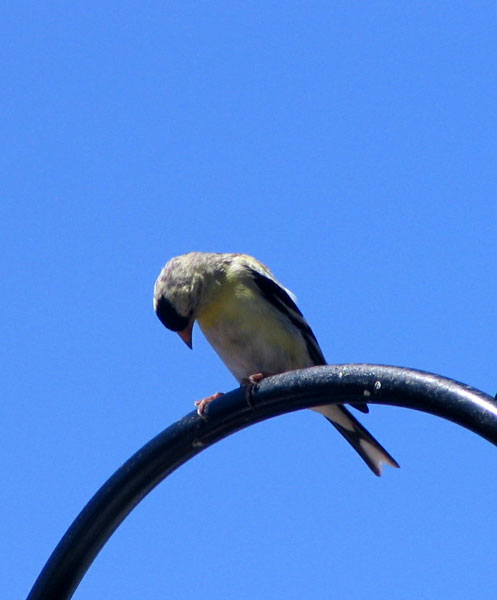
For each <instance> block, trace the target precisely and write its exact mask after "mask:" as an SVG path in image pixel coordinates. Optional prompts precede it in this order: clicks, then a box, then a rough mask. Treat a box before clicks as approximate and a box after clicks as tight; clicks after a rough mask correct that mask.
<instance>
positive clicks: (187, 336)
mask: <svg viewBox="0 0 497 600" xmlns="http://www.w3.org/2000/svg"><path fill="white" fill-rule="evenodd" d="M193 323H194V321H193V319H192V320H191V321H190V322H189V323H188V325H187V326H186V327H185V328H184V329H183V331H178V332H177V334H178V335H179V337H180V338H181V339H182V340H183V341H184V342H185V344H186V345H187V346H188V348H190V350H191V349H192V348H193V345H192V329H193Z"/></svg>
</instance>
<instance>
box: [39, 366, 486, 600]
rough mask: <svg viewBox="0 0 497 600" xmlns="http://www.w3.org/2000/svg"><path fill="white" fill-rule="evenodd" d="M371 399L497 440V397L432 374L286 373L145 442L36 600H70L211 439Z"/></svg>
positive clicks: (65, 546) (63, 544) (47, 573)
mask: <svg viewBox="0 0 497 600" xmlns="http://www.w3.org/2000/svg"><path fill="white" fill-rule="evenodd" d="M354 402H367V403H372V404H389V405H394V406H403V407H406V408H413V409H416V410H420V411H424V412H427V413H431V414H434V415H438V416H440V417H444V418H446V419H449V420H450V421H453V422H455V423H458V424H459V425H461V426H463V427H466V428H467V429H470V430H471V431H474V432H475V433H477V434H479V435H481V436H482V437H484V438H485V439H487V440H488V441H489V442H492V443H493V444H496V445H497V403H496V402H495V400H494V399H493V398H492V397H491V396H488V395H487V394H484V393H483V392H480V391H479V390H476V389H474V388H471V387H470V386H467V385H464V384H462V383H458V382H457V381H454V380H452V379H447V378H445V377H440V376H438V375H434V374H432V373H426V372H423V371H417V370H414V369H405V368H400V367H388V366H380V365H367V364H349V365H328V366H323V367H312V368H309V369H302V370H300V371H292V372H289V373H283V374H281V375H276V376H274V377H269V378H267V379H265V380H263V381H262V382H261V383H260V384H259V385H258V386H256V387H253V388H249V389H244V388H239V389H236V390H233V391H232V392H229V393H227V394H225V395H224V396H222V397H221V398H219V399H218V400H216V401H215V402H213V403H212V404H210V405H209V407H208V410H207V420H204V419H202V418H200V417H199V416H198V415H197V414H196V412H192V413H190V414H188V415H186V416H185V417H184V418H183V419H181V420H180V421H178V422H177V423H174V424H173V425H171V426H170V427H168V428H167V429H165V430H164V431H163V432H162V433H160V434H159V435H157V436H156V437H155V438H153V439H152V440H151V441H150V442H148V444H146V445H145V446H143V448H141V449H140V450H139V451H138V452H137V453H136V454H134V455H133V456H132V457H131V458H130V459H129V460H128V461H127V462H126V463H124V465H123V466H122V467H121V468H119V469H118V470H117V471H116V472H115V473H114V475H112V477H111V478H110V479H109V480H108V481H107V482H106V483H105V484H104V485H103V486H102V487H101V488H100V490H99V491H98V492H97V493H96V494H95V495H94V496H93V498H92V499H91V500H90V501H89V502H88V504H87V505H86V506H85V508H84V509H83V510H82V511H81V513H80V514H79V515H78V517H77V518H76V519H75V521H74V522H73V524H72V525H71V526H70V527H69V529H68V530H67V532H66V534H65V535H64V536H63V538H62V539H61V541H60V542H59V544H58V545H57V547H56V548H55V550H54V552H53V553H52V555H51V556H50V558H49V559H48V561H47V563H46V565H45V567H44V568H43V570H42V572H41V573H40V575H39V577H38V579H37V580H36V582H35V584H34V586H33V588H32V590H31V592H30V594H29V596H28V600H54V599H57V600H66V599H68V598H70V597H71V596H72V594H73V593H74V591H75V589H76V587H77V586H78V584H79V582H80V581H81V579H82V578H83V576H84V574H85V573H86V571H87V570H88V568H89V567H90V565H91V563H92V562H93V560H94V558H95V557H96V555H97V554H98V552H99V551H100V549H101V548H102V547H103V545H104V544H105V543H106V542H107V540H108V539H109V538H110V536H111V535H112V533H113V532H114V531H115V530H116V528H117V527H118V526H119V525H120V523H122V521H123V520H124V519H125V518H126V516H127V515H128V514H129V513H130V512H131V510H133V508H134V507H135V506H136V505H137V504H138V503H139V502H140V500H141V499H142V498H143V497H144V496H145V495H146V494H148V492H150V491H151V490H152V489H153V488H154V487H155V486H156V485H157V484H158V483H160V482H161V481H162V480H163V479H164V478H165V477H167V476H168V475H169V474H170V473H171V472H172V471H174V470H175V469H177V468H178V467H179V466H181V465H182V464H183V463H185V462H186V461H187V460H189V459H190V458H192V457H193V456H195V455H196V454H198V453H199V452H201V451H202V450H203V449H204V448H207V447H208V446H210V445H211V444H214V443H215V442H217V441H219V440H221V439H223V438H225V437H227V436H228V435H231V434H232V433H234V432H236V431H238V430H239V429H243V428H244V427H248V426H249V425H252V424H254V423H258V422H260V421H263V420H265V419H268V418H271V417H274V416H277V415H280V414H283V413H287V412H291V411H294V410H299V409H302V408H308V407H311V406H319V405H321V404H336V403H354Z"/></svg>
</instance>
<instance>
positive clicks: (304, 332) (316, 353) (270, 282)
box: [247, 266, 326, 365]
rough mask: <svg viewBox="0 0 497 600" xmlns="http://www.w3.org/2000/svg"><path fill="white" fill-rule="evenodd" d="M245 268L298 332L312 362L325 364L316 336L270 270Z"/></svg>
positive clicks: (266, 297) (267, 298) (266, 296)
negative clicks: (266, 271)
mask: <svg viewBox="0 0 497 600" xmlns="http://www.w3.org/2000/svg"><path fill="white" fill-rule="evenodd" d="M247 268H248V270H249V272H250V276H251V278H252V280H253V282H254V283H255V285H256V286H257V288H258V289H259V291H260V293H261V294H262V295H263V297H264V298H265V299H266V300H267V301H268V302H269V303H270V304H272V305H273V306H274V307H275V308H276V309H277V310H279V311H280V312H281V313H283V314H284V315H285V316H286V317H287V319H288V320H289V321H290V322H291V323H292V325H294V326H295V327H296V328H297V330H298V331H299V332H300V335H301V336H302V337H303V339H304V341H305V344H306V346H307V351H308V352H309V356H310V357H311V359H312V361H313V362H314V364H315V365H325V364H326V360H325V358H324V356H323V352H322V351H321V348H320V347H319V344H318V342H317V340H316V336H315V335H314V333H313V331H312V329H311V328H310V327H309V324H308V323H307V321H306V320H305V319H304V317H303V315H302V313H301V312H300V310H299V308H298V306H297V305H296V304H295V302H294V300H293V299H292V298H291V297H290V295H289V293H288V292H287V290H286V289H285V288H284V287H283V286H281V285H280V284H279V283H278V282H277V281H275V280H274V279H273V278H272V277H271V275H270V272H269V274H265V273H264V272H262V271H261V270H259V269H254V268H252V267H251V266H247Z"/></svg>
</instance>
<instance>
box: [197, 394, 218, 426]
mask: <svg viewBox="0 0 497 600" xmlns="http://www.w3.org/2000/svg"><path fill="white" fill-rule="evenodd" d="M222 395H223V392H216V393H215V394H212V396H208V397H207V398H202V400H197V401H196V402H195V406H196V407H197V414H198V416H199V417H202V419H204V420H207V417H206V415H205V414H204V413H205V409H206V408H207V406H208V405H209V404H210V403H211V402H212V401H213V400H217V399H218V398H220V397H221V396H222Z"/></svg>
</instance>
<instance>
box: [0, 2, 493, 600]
mask: <svg viewBox="0 0 497 600" xmlns="http://www.w3.org/2000/svg"><path fill="white" fill-rule="evenodd" d="M0 23H1V24H0V29H1V36H0V40H1V46H2V48H1V56H2V63H3V67H2V93H1V102H2V105H3V106H2V109H1V114H2V129H1V138H2V144H1V153H2V155H1V161H2V171H3V185H2V198H3V200H2V208H1V221H0V227H1V240H2V242H1V243H2V252H1V258H0V260H1V262H2V284H3V290H2V295H1V301H2V340H3V343H2V357H1V362H0V364H1V367H0V368H1V378H2V388H3V393H2V402H1V408H0V411H1V414H2V418H1V422H2V436H1V437H2V443H1V448H2V450H1V461H2V463H1V472H2V479H3V485H2V495H1V496H2V501H1V511H0V554H1V555H2V560H1V562H0V570H1V577H0V587H1V590H0V595H1V597H2V598H5V599H10V598H12V599H14V598H23V597H25V595H26V594H27V593H28V591H29V589H30V587H31V585H32V583H33V582H34V580H35V578H36V576H37V575H38V573H39V571H40V569H41V568H42V566H43V564H44V563H45V561H46V559H47V558H48V556H49V554H50V553H51V551H52V550H53V548H54V546H55V545H56V543H57V542H58V541H59V539H60V537H61V536H62V535H63V533H64V532H65V530H66V528H67V527H68V526H69V524H70V523H71V522H72V520H73V518H74V517H75V516H76V515H77V513H78V512H79V511H80V509H81V508H82V507H83V506H84V504H85V503H86V502H87V500H88V499H89V498H90V497H91V496H92V495H93V493H94V492H95V491H96V490H97V489H98V488H99V487H100V485H101V484H102V483H103V482H104V481H105V480H106V479H107V478H108V477H109V476H110V475H111V474H112V473H113V471H114V470H115V469H116V468H118V467H119V466H120V465H121V464H122V463H123V462H124V461H125V460H126V459H127V458H128V457H129V456H130V455H131V454H132V453H134V452H135V451H136V450H137V449H138V448H139V447H140V446H141V445H142V444H144V443H145V442H147V441H148V440H149V439H150V438H151V437H152V436H154V435H155V434H156V433H158V432H159V431H161V430H162V429H163V428H165V427H166V426H167V425H169V424H170V423H172V422H174V421H176V420H177V419H178V418H180V417H182V416H183V415H185V414H186V413H187V412H189V411H190V410H192V408H193V402H194V400H196V399H199V398H201V397H203V396H205V395H208V394H210V393H212V392H214V391H218V390H230V389H232V388H234V387H235V386H236V383H235V381H234V379H233V378H232V377H231V375H230V374H229V372H228V371H227V370H226V368H225V367H224V366H223V365H222V363H221V362H220V361H219V359H218V358H217V357H216V355H215V354H214V352H213V351H212V349H211V348H210V347H209V346H208V345H207V344H206V342H205V341H204V340H203V338H202V336H201V334H200V332H199V331H196V332H195V340H194V352H191V351H190V350H188V348H187V347H186V346H184V345H183V344H182V343H181V341H180V340H179V339H178V338H177V336H175V335H173V334H171V333H170V332H168V331H167V330H165V329H164V328H163V327H162V326H161V324H160V323H159V321H158V320H157V319H156V317H155V316H154V313H153V310H152V287H153V283H154V280H155V278H156V276H157V275H158V273H159V270H160V269H161V267H162V265H163V264H164V263H165V261H166V260H167V259H169V258H170V257H171V256H174V255H177V254H180V253H183V252H187V251H189V250H207V251H222V252H227V251H242V252H247V253H250V254H253V255H255V256H256V257H257V258H259V259H260V260H262V261H264V262H265V263H267V264H268V265H269V266H270V267H271V268H272V269H273V270H274V272H275V273H276V275H277V276H278V277H279V278H280V279H281V280H282V281H283V282H284V283H285V284H286V285H287V286H288V287H289V288H290V289H292V290H294V292H295V293H296V294H297V296H298V298H299V303H300V306H301V308H302V310H303V312H304V314H305V315H306V317H307V318H308V320H309V322H310V323H311V325H312V327H313V329H314V331H315V333H316V335H317V337H318V339H319V341H320V343H321V345H322V348H323V351H324V353H325V355H326V356H327V359H328V360H329V362H333V363H345V362H373V363H386V364H395V365H403V366H409V367H415V368H421V369H426V370H429V371H432V372H435V373H439V374H443V375H446V376H449V377H453V378H456V379H459V380H461V381H464V382H466V383H468V384H471V385H473V386H475V387H477V388H480V389H482V390H484V391H486V392H488V393H490V394H492V395H493V394H494V393H495V392H496V391H497V350H496V348H497V343H496V326H497V309H496V306H497V303H496V296H497V282H496V261H497V235H496V225H497V200H496V190H497V187H496V167H497V164H496V163H497V161H496V145H495V139H496V121H497V119H496V112H497V110H496V107H497V82H496V69H497V55H496V51H497V42H496V39H497V38H496V35H495V31H496V11H495V4H494V3H493V2H457V1H456V2H436V3H433V2H421V1H420V2H378V1H373V2H367V3H366V2H360V3H356V2H318V1H316V2H292V1H290V2H288V1H287V2H272V1H267V2H235V1H234V2H189V1H181V2H147V3H143V2H104V3H101V2H70V3H67V2H50V3H40V2H22V0H20V1H18V2H11V3H8V5H7V4H5V5H4V7H3V9H2V14H1V20H0ZM362 421H363V422H364V423H365V424H366V425H367V427H368V428H370V429H371V431H372V432H373V433H374V435H375V436H377V437H378V439H379V440H380V441H381V442H382V443H383V444H384V445H385V446H386V447H387V448H388V449H389V450H390V451H391V453H392V454H393V455H394V456H395V458H396V459H397V460H398V461H399V462H400V464H401V467H402V468H401V469H400V470H393V469H386V472H385V474H384V476H383V477H382V478H381V479H378V478H376V477H374V476H373V475H372V474H371V473H370V472H369V471H368V469H367V468H366V467H365V466H364V464H363V463H362V461H361V460H360V459H359V458H358V457H357V456H356V455H355V453H354V452H353V451H352V450H351V449H350V447H349V446H348V445H347V444H346V443H345V442H344V440H342V439H341V437H340V436H339V435H337V434H336V432H335V431H334V430H333V428H331V427H329V425H328V424H327V423H326V422H325V420H324V419H322V418H320V417H318V416H317V415H315V414H313V413H311V412H310V411H301V412H297V413H294V414H291V415H285V416H283V417H281V418H278V419H274V420H272V421H269V422H266V423H263V424H260V425H257V426H254V427H252V428H250V429H248V430H245V431H242V432H240V433H238V434H236V435H235V436H233V437H231V438H229V439H226V440H224V441H223V442H221V443H219V444H218V445H216V446H215V447H213V448H210V449H208V450H206V451H205V452H204V453H202V454H201V455H199V456H198V457H196V458H195V459H194V460H193V461H191V462H190V463H188V464H187V465H185V466H184V467H182V468H181V469H180V470H178V471H177V472H175V473H174V474H173V475H172V476H171V477H170V478H169V479H168V480H166V481H165V482H164V483H162V484H161V485H160V486H159V487H158V488H157V489H155V490H154V491H153V492H152V493H151V494H150V495H149V496H148V497H147V498H146V499H145V500H144V501H143V502H142V503H141V504H140V505H139V506H138V507H137V509H136V510H135V511H134V512H133V513H132V514H131V515H130V516H129V518H128V519H127V520H126V521H125V522H124V524H123V525H122V526H121V527H120V528H119V529H118V530H117V532H116V533H115V535H114V536H113V537H112V539H111V540H110V542H109V543H108V544H107V545H106V546H105V548H104V549H103V551H102V552H101V554H100V555H99V556H98V557H97V559H96V561H95V562H94V564H93V565H92V567H91V568H90V570H89V572H88V574H87V576H86V577H85V578H84V580H83V582H82V583H81V585H80V587H79V589H78V591H77V592H76V595H75V598H78V599H79V600H83V599H93V598H122V599H131V598H133V599H134V598H147V599H149V598H150V599H159V598H160V599H162V598H181V599H184V598H186V599H189V598H198V597H200V596H201V597H203V598H212V599H219V598H240V599H249V598H250V599H252V598H258V599H269V598H271V599H272V598H285V599H289V600H293V599H300V598H325V599H326V598H345V597H346V598H349V599H351V600H355V599H359V598H361V599H362V598H366V597H367V598H369V599H370V600H371V599H375V598H393V599H397V598H398V599H406V598H407V599H410V598H416V599H425V598H437V599H438V598H452V599H462V598H464V599H466V598H478V599H480V600H481V599H487V598H488V599H490V598H492V599H494V598H495V596H496V594H497V581H496V571H495V565H496V561H495V549H496V539H497V515H496V509H495V507H496V501H497V478H496V472H497V452H496V449H495V448H493V447H492V446H491V445H490V444H489V443H487V442H485V441H483V440H482V439H480V438H478V437H477V436H476V435H474V434H472V433H469V432H468V431H466V430H463V429H461V428H459V427H457V426H455V425H453V424H450V423H448V422H445V421H442V420H440V419H437V418H435V417H431V416H428V415H424V414H420V413H415V412H412V411H407V410H402V409H395V408H389V407H374V408H373V410H372V411H371V414H370V415H369V416H364V418H363V419H362Z"/></svg>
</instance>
